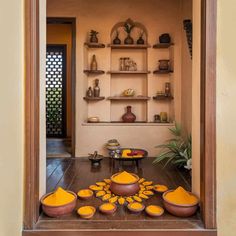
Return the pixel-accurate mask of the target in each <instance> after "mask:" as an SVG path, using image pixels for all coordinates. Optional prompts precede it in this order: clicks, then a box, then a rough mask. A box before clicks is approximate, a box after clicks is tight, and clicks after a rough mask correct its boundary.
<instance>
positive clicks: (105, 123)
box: [82, 121, 174, 127]
mask: <svg viewBox="0 0 236 236" xmlns="http://www.w3.org/2000/svg"><path fill="white" fill-rule="evenodd" d="M82 125H83V126H144V127H145V126H173V125H174V123H173V122H171V123H156V122H146V121H136V122H134V123H125V122H122V121H100V122H97V123H89V122H84V123H82Z"/></svg>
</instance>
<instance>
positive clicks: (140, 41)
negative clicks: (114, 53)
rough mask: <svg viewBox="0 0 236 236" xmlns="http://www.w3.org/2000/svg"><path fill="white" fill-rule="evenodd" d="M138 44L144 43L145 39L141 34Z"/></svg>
mask: <svg viewBox="0 0 236 236" xmlns="http://www.w3.org/2000/svg"><path fill="white" fill-rule="evenodd" d="M137 44H144V39H143V38H142V37H141V36H140V37H139V38H138V40H137Z"/></svg>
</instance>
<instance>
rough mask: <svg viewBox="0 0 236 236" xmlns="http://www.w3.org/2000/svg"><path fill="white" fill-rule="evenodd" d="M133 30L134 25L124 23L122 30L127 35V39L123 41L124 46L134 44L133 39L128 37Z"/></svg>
mask: <svg viewBox="0 0 236 236" xmlns="http://www.w3.org/2000/svg"><path fill="white" fill-rule="evenodd" d="M133 28H134V24H131V23H129V22H125V24H124V30H125V32H126V33H127V37H126V38H125V41H124V43H125V44H133V43H134V40H133V38H132V37H131V36H130V34H131V31H132V29H133Z"/></svg>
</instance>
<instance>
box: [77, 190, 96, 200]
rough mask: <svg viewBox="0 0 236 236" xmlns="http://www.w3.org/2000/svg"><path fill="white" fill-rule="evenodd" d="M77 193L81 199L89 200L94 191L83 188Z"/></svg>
mask: <svg viewBox="0 0 236 236" xmlns="http://www.w3.org/2000/svg"><path fill="white" fill-rule="evenodd" d="M77 195H78V197H79V198H80V199H82V200H87V199H89V198H91V197H92V196H93V191H92V190H90V189H81V190H79V192H78V193H77Z"/></svg>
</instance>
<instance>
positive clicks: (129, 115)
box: [122, 106, 136, 123]
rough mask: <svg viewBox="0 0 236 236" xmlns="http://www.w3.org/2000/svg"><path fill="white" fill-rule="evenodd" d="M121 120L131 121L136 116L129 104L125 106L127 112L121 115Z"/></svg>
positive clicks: (133, 120)
mask: <svg viewBox="0 0 236 236" xmlns="http://www.w3.org/2000/svg"><path fill="white" fill-rule="evenodd" d="M122 120H123V122H126V123H133V122H135V120H136V116H135V115H134V114H133V113H132V112H131V106H127V112H126V113H125V114H124V115H123V116H122Z"/></svg>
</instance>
